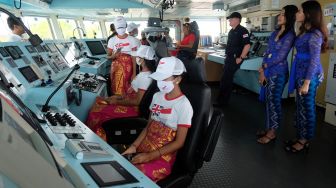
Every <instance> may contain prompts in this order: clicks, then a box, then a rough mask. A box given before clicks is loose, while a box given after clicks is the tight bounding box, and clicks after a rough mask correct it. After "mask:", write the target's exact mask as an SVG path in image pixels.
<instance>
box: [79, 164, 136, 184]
mask: <svg viewBox="0 0 336 188" xmlns="http://www.w3.org/2000/svg"><path fill="white" fill-rule="evenodd" d="M82 166H83V167H84V168H85V170H86V171H87V172H88V173H89V174H90V176H91V177H92V178H93V180H94V181H95V182H96V183H97V184H98V186H99V187H104V186H112V185H120V184H128V183H134V182H138V181H137V180H136V179H135V178H134V177H133V176H132V175H131V174H130V173H129V172H128V171H127V170H126V169H124V168H123V167H122V166H121V165H120V164H119V163H118V162H116V161H107V162H93V163H82Z"/></svg>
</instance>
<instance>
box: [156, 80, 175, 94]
mask: <svg viewBox="0 0 336 188" xmlns="http://www.w3.org/2000/svg"><path fill="white" fill-rule="evenodd" d="M157 86H158V88H159V89H160V91H161V92H163V93H170V92H171V91H172V90H173V89H174V83H173V81H157Z"/></svg>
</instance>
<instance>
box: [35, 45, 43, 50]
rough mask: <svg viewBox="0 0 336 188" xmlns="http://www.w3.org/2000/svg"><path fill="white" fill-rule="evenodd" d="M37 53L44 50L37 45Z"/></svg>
mask: <svg viewBox="0 0 336 188" xmlns="http://www.w3.org/2000/svg"><path fill="white" fill-rule="evenodd" d="M35 48H36V50H37V51H38V52H44V49H43V48H42V46H41V45H38V46H36V47H35Z"/></svg>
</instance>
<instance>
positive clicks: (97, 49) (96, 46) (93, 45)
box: [86, 41, 106, 56]
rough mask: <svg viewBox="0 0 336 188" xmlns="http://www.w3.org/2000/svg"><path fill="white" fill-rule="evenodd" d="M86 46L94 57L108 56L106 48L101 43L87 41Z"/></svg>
mask: <svg viewBox="0 0 336 188" xmlns="http://www.w3.org/2000/svg"><path fill="white" fill-rule="evenodd" d="M86 45H87V46H88V47H89V50H90V52H91V54H92V55H93V56H95V55H104V54H106V51H105V48H104V46H103V44H102V43H101V42H100V41H86Z"/></svg>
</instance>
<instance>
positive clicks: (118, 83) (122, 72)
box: [107, 16, 139, 95]
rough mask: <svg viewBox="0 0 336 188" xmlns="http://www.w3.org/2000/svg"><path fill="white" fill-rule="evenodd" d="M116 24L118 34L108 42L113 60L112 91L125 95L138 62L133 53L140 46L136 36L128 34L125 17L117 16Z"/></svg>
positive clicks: (109, 56) (110, 56)
mask: <svg viewBox="0 0 336 188" xmlns="http://www.w3.org/2000/svg"><path fill="white" fill-rule="evenodd" d="M114 25H115V29H116V31H117V35H116V36H114V37H112V38H111V39H110V40H109V41H108V44H107V47H108V54H107V58H108V59H111V60H112V65H111V71H110V78H111V92H112V93H113V94H114V95H124V94H125V93H126V92H127V90H128V89H129V88H130V87H131V80H132V78H134V77H135V70H136V63H135V58H134V57H132V55H134V54H135V52H136V51H137V48H138V47H139V46H138V43H137V42H136V40H135V38H134V37H132V36H129V35H128V34H126V28H127V22H126V20H125V18H124V17H122V16H118V17H116V18H115V20H114Z"/></svg>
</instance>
